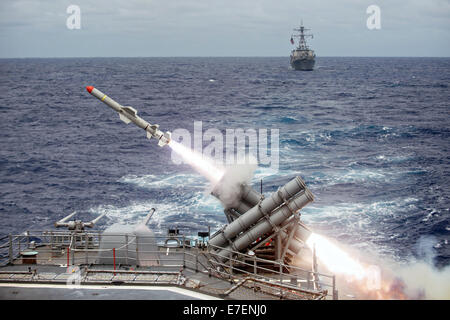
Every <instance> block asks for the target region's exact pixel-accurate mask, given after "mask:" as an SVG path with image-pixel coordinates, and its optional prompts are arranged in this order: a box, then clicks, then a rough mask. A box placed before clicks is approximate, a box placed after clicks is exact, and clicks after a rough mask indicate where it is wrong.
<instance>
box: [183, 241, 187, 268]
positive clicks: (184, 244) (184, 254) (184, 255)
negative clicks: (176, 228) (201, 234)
mask: <svg viewBox="0 0 450 320" xmlns="http://www.w3.org/2000/svg"><path fill="white" fill-rule="evenodd" d="M185 267H186V241H185V238H184V235H183V268H185Z"/></svg>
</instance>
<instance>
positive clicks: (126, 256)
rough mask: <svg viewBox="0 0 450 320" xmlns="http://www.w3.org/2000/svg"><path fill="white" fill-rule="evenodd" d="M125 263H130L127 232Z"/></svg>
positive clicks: (126, 235)
mask: <svg viewBox="0 0 450 320" xmlns="http://www.w3.org/2000/svg"><path fill="white" fill-rule="evenodd" d="M125 264H126V265H128V234H125Z"/></svg>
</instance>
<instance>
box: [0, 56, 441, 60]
mask: <svg viewBox="0 0 450 320" xmlns="http://www.w3.org/2000/svg"><path fill="white" fill-rule="evenodd" d="M105 58H289V56H78V57H77V56H54V57H52V56H48V57H45V56H44V57H33V56H30V57H0V59H2V60H6V59H105ZM316 58H450V56H333V55H329V56H316Z"/></svg>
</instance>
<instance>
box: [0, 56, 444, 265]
mask: <svg viewBox="0 0 450 320" xmlns="http://www.w3.org/2000/svg"><path fill="white" fill-rule="evenodd" d="M0 74H1V76H0V90H1V94H0V112H1V119H2V123H1V128H2V130H1V138H0V172H1V175H0V221H1V227H0V238H1V237H4V236H6V235H8V234H9V233H13V234H17V233H21V232H24V231H25V230H43V229H46V228H51V227H52V225H53V223H54V222H55V221H56V220H58V219H61V218H62V217H64V216H65V215H67V214H69V213H71V212H73V211H76V212H77V218H79V219H82V220H91V219H93V218H94V217H96V216H98V215H99V214H102V213H105V212H106V213H107V217H106V218H104V219H103V220H101V221H100V222H99V224H98V227H99V228H101V229H103V228H105V227H107V226H109V225H112V224H114V223H123V224H125V223H126V224H132V223H136V222H138V221H140V220H141V219H143V218H144V217H145V215H146V213H147V212H148V210H149V209H150V208H153V207H154V208H156V212H155V214H154V215H153V218H152V220H151V223H150V225H149V227H150V228H151V229H153V230H155V231H156V232H165V231H166V229H167V228H168V227H174V226H177V227H179V228H180V229H181V230H182V232H183V233H184V234H193V235H195V234H196V232H197V231H206V228H207V226H211V229H212V230H213V231H214V230H216V229H218V228H219V227H221V226H222V225H223V224H225V223H226V219H225V216H224V214H223V211H222V207H221V205H220V203H219V202H218V201H217V200H216V199H215V198H213V197H212V196H209V195H208V194H207V192H205V189H207V187H208V183H207V181H206V179H205V178H203V177H202V176H200V175H198V174H197V173H196V172H195V171H194V170H193V169H192V168H190V167H189V166H187V165H176V164H174V163H173V162H172V161H171V150H170V148H167V147H165V148H160V147H158V146H157V145H156V143H155V141H153V140H150V141H149V140H147V139H146V138H145V134H144V132H143V131H142V130H139V129H138V128H136V127H135V126H133V125H132V124H130V125H125V124H124V123H123V122H121V121H120V120H119V117H118V116H117V114H115V113H114V112H113V111H112V110H111V109H110V108H108V107H107V106H105V105H104V104H102V103H101V102H100V101H98V100H96V99H95V98H93V97H92V96H90V95H89V94H88V93H87V92H86V90H85V86H87V85H93V86H95V87H97V88H99V89H100V90H102V91H103V92H104V93H106V94H107V95H108V96H110V97H112V98H114V99H115V100H116V101H118V102H119V103H121V104H123V105H129V106H132V107H134V108H135V109H137V110H138V112H139V115H140V116H141V117H142V118H144V119H146V120H147V121H149V122H150V123H157V124H159V125H160V128H161V129H162V130H163V131H166V130H175V129H177V128H185V129H187V130H189V131H191V132H192V131H193V126H194V121H202V124H203V130H207V129H210V128H217V129H219V130H225V129H228V128H229V129H236V128H243V129H247V128H254V129H260V128H267V129H269V130H270V129H279V132H280V141H279V143H280V144H279V161H280V164H279V170H278V171H277V170H271V169H270V168H268V167H260V168H258V169H257V170H256V172H255V176H254V178H253V185H254V186H255V188H256V189H257V190H259V182H260V179H263V192H264V194H265V195H268V194H270V193H271V192H274V191H276V190H277V188H278V187H279V186H282V185H283V184H285V183H286V182H288V181H289V180H291V179H292V178H293V177H294V176H296V175H300V176H301V177H302V178H303V179H304V180H305V182H306V184H307V185H308V187H309V188H310V189H311V191H312V192H313V194H314V195H315V201H314V202H313V203H311V204H309V205H308V206H307V207H305V208H304V209H303V210H302V211H301V212H302V220H303V221H304V222H305V223H306V224H307V225H309V226H310V227H311V228H312V229H313V230H315V231H316V232H317V233H321V234H323V235H326V236H327V237H329V238H332V239H335V240H336V241H338V242H340V243H342V244H345V245H349V246H352V247H354V248H355V249H357V250H360V251H365V250H375V251H376V252H377V253H378V254H379V255H380V256H382V257H389V258H391V259H393V260H396V261H399V262H402V261H409V260H410V259H421V258H426V257H423V255H424V254H425V253H424V252H430V250H431V251H432V261H433V263H434V265H435V266H437V267H444V266H448V265H449V264H450V246H449V243H448V241H449V234H450V213H449V198H450V188H449V187H448V186H449V185H450V170H449V169H450V152H449V146H450V126H449V124H450V106H449V101H450V90H449V83H450V59H449V58H339V57H336V58H334V57H324V58H321V57H319V58H317V62H316V69H315V70H314V71H312V72H301V71H293V70H291V69H290V66H289V58H288V57H274V58H250V57H248V58H247V57H246V58H238V57H236V58H200V57H199V58H70V59H2V60H0ZM423 243H430V246H431V247H430V248H428V249H427V250H423Z"/></svg>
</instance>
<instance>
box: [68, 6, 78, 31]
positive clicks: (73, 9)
mask: <svg viewBox="0 0 450 320" xmlns="http://www.w3.org/2000/svg"><path fill="white" fill-rule="evenodd" d="M66 13H67V14H70V16H69V17H68V18H67V20H66V27H67V29H69V30H76V29H81V9H80V7H79V6H77V5H76V4H71V5H70V6H68V7H67V9H66Z"/></svg>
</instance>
